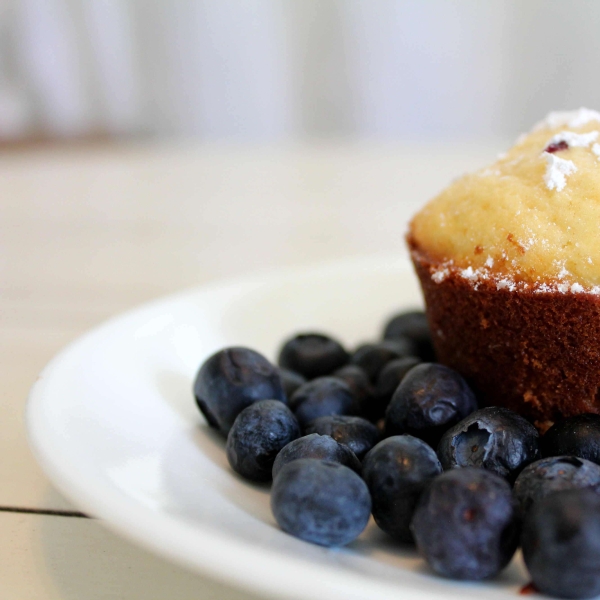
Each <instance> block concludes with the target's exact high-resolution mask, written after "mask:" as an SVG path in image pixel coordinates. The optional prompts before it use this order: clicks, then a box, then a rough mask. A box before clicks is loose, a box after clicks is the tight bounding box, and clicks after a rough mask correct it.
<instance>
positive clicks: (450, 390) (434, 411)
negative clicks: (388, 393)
mask: <svg viewBox="0 0 600 600" xmlns="http://www.w3.org/2000/svg"><path fill="white" fill-rule="evenodd" d="M476 409H477V401H476V400H475V395H474V394H473V392H472V391H471V388H469V386H468V385H467V383H466V381H465V380H464V379H463V378H462V377H461V376H460V375H459V374H458V373H457V372H456V371H453V370H452V369H449V368H448V367H445V366H443V365H439V364H436V363H422V364H420V365H417V366H416V367H413V368H412V369H411V370H410V371H409V372H408V373H407V374H406V376H405V377H404V379H403V380H402V383H401V384H400V385H399V386H398V388H397V389H396V391H395V392H394V395H393V396H392V399H391V401H390V403H389V405H388V407H387V410H386V413H385V430H386V433H387V435H399V434H402V433H410V434H411V435H414V436H415V437H418V438H421V439H423V440H425V441H426V442H427V443H429V444H432V445H434V444H437V443H438V441H439V439H440V437H441V435H442V434H443V433H444V431H446V429H448V428H449V427H451V426H452V425H454V424H456V423H458V422H459V421H461V420H462V419H464V418H465V417H467V416H468V415H470V414H471V413H472V412H473V411H474V410H476Z"/></svg>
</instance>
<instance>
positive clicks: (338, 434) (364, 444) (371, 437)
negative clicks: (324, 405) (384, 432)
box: [305, 415, 380, 460]
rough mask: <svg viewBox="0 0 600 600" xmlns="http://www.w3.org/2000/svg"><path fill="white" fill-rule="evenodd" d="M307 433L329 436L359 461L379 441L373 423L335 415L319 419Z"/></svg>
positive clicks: (357, 418) (309, 426) (307, 429)
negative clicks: (344, 446)
mask: <svg viewBox="0 0 600 600" xmlns="http://www.w3.org/2000/svg"><path fill="white" fill-rule="evenodd" d="M305 433H318V434H319V435H329V436H331V437H332V438H333V439H334V440H335V441H336V442H339V443H340V444H344V445H346V446H348V448H350V450H352V452H354V454H356V456H357V458H358V459H359V460H362V458H363V456H364V455H365V454H366V453H367V452H368V451H369V450H370V449H371V448H372V447H373V446H374V445H375V444H376V443H377V442H378V441H379V439H380V434H379V430H378V429H377V427H375V425H373V423H370V422H369V421H367V420H366V419H362V418H361V417H351V416H347V415H333V416H331V417H319V418H318V419H315V420H314V421H313V422H312V423H310V424H309V425H308V426H307V427H306V429H305Z"/></svg>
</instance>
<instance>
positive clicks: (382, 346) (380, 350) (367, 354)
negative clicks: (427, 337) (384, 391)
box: [350, 338, 416, 382]
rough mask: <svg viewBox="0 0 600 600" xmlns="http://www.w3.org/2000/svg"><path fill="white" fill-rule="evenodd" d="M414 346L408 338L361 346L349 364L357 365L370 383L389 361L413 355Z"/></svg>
mask: <svg viewBox="0 0 600 600" xmlns="http://www.w3.org/2000/svg"><path fill="white" fill-rule="evenodd" d="M415 352H416V350H415V346H414V344H413V343H412V342H411V341H410V340H409V339H408V338H399V339H395V340H386V341H384V342H379V343H377V344H362V345H361V346H359V347H358V348H357V349H356V350H355V351H354V353H353V354H352V356H351V357H350V364H353V365H358V366H359V367H361V369H363V370H364V371H365V373H366V374H367V376H368V377H369V379H370V380H371V381H372V382H375V381H376V380H377V376H378V375H379V372H380V371H381V369H383V367H384V366H385V365H386V364H387V363H389V362H390V361H391V360H394V359H396V358H403V357H405V356H411V355H414V354H415Z"/></svg>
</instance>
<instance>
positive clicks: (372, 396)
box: [333, 365, 377, 418]
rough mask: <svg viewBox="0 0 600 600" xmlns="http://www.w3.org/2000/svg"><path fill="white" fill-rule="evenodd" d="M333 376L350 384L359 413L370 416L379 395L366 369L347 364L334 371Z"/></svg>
mask: <svg viewBox="0 0 600 600" xmlns="http://www.w3.org/2000/svg"><path fill="white" fill-rule="evenodd" d="M333 377H337V378H338V379H341V380H342V381H344V382H346V383H347V384H348V387H349V388H350V391H351V392H352V394H353V395H354V399H355V401H356V407H357V411H358V413H359V414H360V415H363V416H364V417H366V418H370V414H371V412H372V407H373V405H374V404H375V403H376V402H377V395H376V392H375V388H374V387H373V386H372V385H371V381H370V380H369V377H368V376H367V374H366V373H365V372H364V370H363V369H361V368H360V367H359V366H358V365H346V366H345V367H342V368H341V369H338V370H337V371H334V373H333Z"/></svg>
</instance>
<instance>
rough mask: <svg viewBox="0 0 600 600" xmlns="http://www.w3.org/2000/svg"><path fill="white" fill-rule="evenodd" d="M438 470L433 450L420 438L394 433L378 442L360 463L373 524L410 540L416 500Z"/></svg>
mask: <svg viewBox="0 0 600 600" xmlns="http://www.w3.org/2000/svg"><path fill="white" fill-rule="evenodd" d="M441 472H442V465H440V461H439V460H438V458H437V456H436V454H435V452H434V451H433V450H432V449H431V447H430V446H428V445H427V444H426V443H425V442H424V441H423V440H420V439H418V438H416V437H413V436H412V435H397V436H394V437H390V438H387V439H386V440H383V441H382V442H379V444H377V445H376V446H375V447H374V448H373V449H372V450H371V451H370V452H369V453H368V454H367V456H366V457H365V459H364V461H363V465H362V476H363V479H364V480H365V482H366V484H367V486H368V488H369V491H370V492H371V499H372V501H373V517H374V518H375V522H376V523H377V525H379V527H380V528H381V529H383V531H385V532H386V533H388V534H389V535H391V536H392V537H394V538H396V539H397V540H400V541H402V542H411V541H412V540H413V537H412V532H411V530H410V522H411V520H412V516H413V513H414V511H415V507H416V505H417V501H418V500H419V497H420V495H421V493H422V492H423V490H424V488H425V486H426V485H427V484H428V483H429V482H430V481H431V480H432V479H433V478H434V477H435V476H436V475H439V474H440V473H441Z"/></svg>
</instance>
